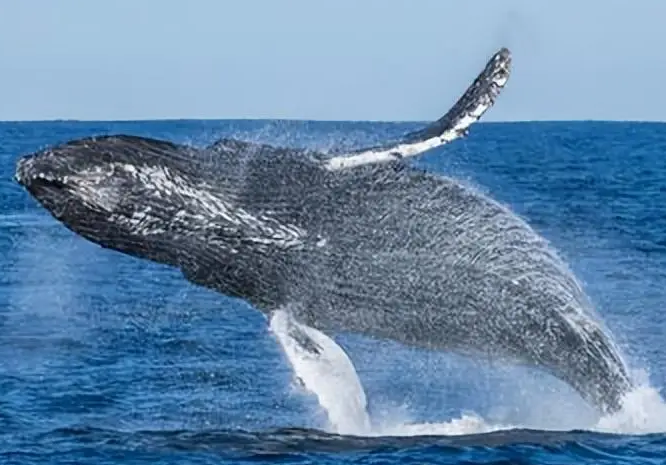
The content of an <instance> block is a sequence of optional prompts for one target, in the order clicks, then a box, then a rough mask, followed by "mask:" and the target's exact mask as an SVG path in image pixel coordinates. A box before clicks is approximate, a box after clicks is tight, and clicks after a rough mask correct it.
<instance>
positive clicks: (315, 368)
mask: <svg viewBox="0 0 666 465" xmlns="http://www.w3.org/2000/svg"><path fill="white" fill-rule="evenodd" d="M270 330H271V332H272V333H273V334H274V335H275V336H276V337H277V339H278V342H279V343H280V345H281V347H282V349H283V351H284V353H285V355H286V356H287V359H288V360H289V363H290V364H291V367H292V369H293V370H294V374H295V375H296V376H297V377H298V378H299V379H300V381H301V383H302V385H303V386H304V387H305V389H307V390H308V391H310V392H312V393H313V394H314V395H315V396H317V399H318V401H319V405H320V406H321V407H322V408H323V409H324V410H325V411H326V414H327V416H328V420H329V423H330V426H331V428H332V429H333V430H334V432H335V433H337V434H350V435H367V434H370V431H371V430H370V418H369V416H368V412H367V410H366V409H367V400H366V396H365V391H364V390H363V386H362V385H361V382H360V380H359V378H358V375H357V374H356V370H355V369H354V365H353V364H352V362H351V360H350V359H349V357H348V356H347V354H346V353H345V351H344V350H343V349H342V348H341V347H340V346H339V345H338V344H336V343H335V341H333V340H332V339H331V338H329V337H328V336H326V335H325V334H323V333H322V332H320V331H317V330H316V329H314V328H310V327H308V326H305V325H303V324H300V323H298V322H296V321H294V319H293V318H292V317H291V316H290V315H289V314H288V313H287V311H285V310H279V311H276V312H274V313H273V315H272V316H271V320H270ZM298 333H300V334H298ZM297 334H298V336H297ZM303 338H306V340H307V341H306V343H305V344H304V343H303V342H304V341H303ZM313 347H314V348H316V351H313V350H312V348H313Z"/></svg>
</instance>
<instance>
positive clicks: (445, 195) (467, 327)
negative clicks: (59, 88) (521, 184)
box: [17, 82, 631, 412]
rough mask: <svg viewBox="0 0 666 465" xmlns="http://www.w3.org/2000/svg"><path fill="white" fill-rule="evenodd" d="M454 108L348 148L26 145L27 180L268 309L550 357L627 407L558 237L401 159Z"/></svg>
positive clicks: (147, 249)
mask: <svg viewBox="0 0 666 465" xmlns="http://www.w3.org/2000/svg"><path fill="white" fill-rule="evenodd" d="M502 85H503V82H502ZM477 90H478V89H477ZM468 92H469V91H468ZM468 97H469V96H468ZM463 100H464V98H463ZM459 103H460V102H459ZM453 110H455V111H456V112H457V114H458V116H460V115H459V113H461V109H460V108H458V109H456V107H454V109H453ZM453 110H452V111H453ZM467 113H469V112H467ZM462 114H463V116H465V112H464V111H462ZM476 116H477V119H478V117H479V116H480V115H476ZM449 118H450V115H449ZM445 119H446V118H443V119H442V120H440V121H438V122H437V123H436V124H435V125H434V126H432V127H429V128H426V129H425V130H424V131H420V132H419V133H416V134H413V135H410V136H408V137H406V138H405V139H403V140H401V141H399V142H398V143H396V144H394V145H392V146H390V147H388V148H386V149H383V148H378V149H368V150H365V151H359V152H357V153H355V154H350V155H345V156H337V157H330V156H325V155H323V154H320V153H317V152H313V151H309V150H297V149H286V148H276V147H272V146H269V145H262V144H256V143H250V142H243V141H238V140H233V139H223V140H221V141H219V142H217V143H216V144H214V145H212V146H210V147H206V148H200V149H197V148H192V147H188V146H184V145H178V144H174V143H171V142H166V141H160V140H155V139H148V138H139V137H134V136H105V137H99V138H90V139H82V140H78V141H72V142H69V143H66V144H61V145H59V146H57V147H54V148H50V149H47V150H46V151H42V152H40V153H38V154H35V155H32V156H30V157H27V158H24V159H22V161H20V162H19V165H18V169H17V178H18V179H19V181H20V182H21V183H22V184H23V185H25V186H26V188H27V189H28V190H29V191H30V192H31V194H32V195H33V196H34V197H35V198H37V200H38V201H39V202H40V203H41V204H42V205H43V206H44V207H45V208H47V209H48V210H49V211H50V212H51V213H52V214H53V215H54V216H55V217H56V218H57V219H58V220H60V221H61V222H62V223H63V224H65V225H66V226H67V227H69V228H70V229H72V230H74V231H75V232H77V233H78V234H80V235H81V236H83V237H85V238H87V239H89V240H91V241H93V242H95V243H97V244H100V245H102V246H103V247H106V248H110V249H113V250H117V251H120V252H123V253H126V254H130V255H132V256H135V257H139V258H142V259H148V260H152V261H155V262H159V263H163V264H167V265H171V266H174V267H177V268H179V269H180V270H181V271H182V272H183V274H184V276H185V277H186V278H187V279H188V280H190V281H191V282H193V283H196V284H199V285H202V286H205V287H208V288H211V289H215V290H217V291H219V292H221V293H223V294H225V295H228V296H233V297H237V298H241V299H244V300H246V301H248V302H250V303H251V304H252V305H253V306H255V307H256V308H258V309H259V310H261V311H263V312H266V313H270V312H272V311H274V310H277V309H282V308H287V307H288V308H289V309H290V311H291V312H292V313H293V315H294V316H295V317H296V319H297V320H299V321H301V322H303V323H305V324H307V325H308V326H311V327H314V328H317V329H319V330H321V331H324V332H335V331H351V332H358V333H362V334H366V335H369V336H373V337H378V338H389V339H393V340H396V341H399V342H402V343H405V344H409V345H412V346H418V347H423V348H429V349H439V350H448V351H455V352H459V353H464V354H471V355H476V356H478V355H482V356H485V357H489V358H493V359H502V360H510V361H513V362H518V363H525V364H530V365H535V366H538V367H541V368H543V369H545V370H547V371H548V372H550V373H552V374H553V375H555V376H556V377H558V378H560V379H562V380H564V381H566V382H567V383H569V384H570V385H571V386H573V387H574V388H575V389H576V390H577V391H578V392H579V393H580V394H581V395H582V396H583V397H584V398H586V399H587V400H589V401H590V402H591V403H593V404H594V405H596V406H597V407H598V408H599V409H600V410H601V411H603V412H609V411H614V410H617V409H618V408H619V407H620V404H621V399H622V396H623V395H624V394H625V393H626V392H627V391H628V390H629V389H630V387H631V381H630V379H629V376H628V375H627V370H626V367H625V366H624V364H623V361H622V359H621V356H620V355H619V352H618V350H617V349H616V348H615V346H614V345H613V342H612V340H611V339H610V337H609V336H608V334H607V332H606V331H604V329H603V328H602V327H601V326H600V324H599V323H598V322H597V321H595V319H594V318H592V317H591V316H590V313H589V312H590V311H591V306H590V303H589V302H588V299H587V298H586V296H585V293H584V292H583V290H582V289H581V287H580V286H579V284H578V283H577V281H576V279H575V277H574V276H573V275H572V273H571V272H570V271H569V270H568V269H567V266H566V264H565V263H563V262H562V260H561V259H560V258H559V257H558V256H557V254H556V253H555V252H554V251H553V249H552V248H551V247H550V246H549V244H548V243H547V241H546V240H545V239H543V238H542V237H541V236H540V235H538V234H537V233H536V232H535V231H534V230H533V229H532V228H531V227H530V226H529V225H528V224H527V223H526V222H524V221H523V220H521V219H520V218H519V217H517V216H516V215H515V214H513V213H512V212H511V211H510V210H509V209H508V208H506V207H504V206H502V205H500V204H499V203H497V202H495V201H494V200H492V199H491V198H490V197H488V196H486V195H484V194H482V193H480V192H478V191H476V190H474V189H472V188H470V187H468V186H465V185H463V184H461V183H460V182H459V181H457V180H455V179H452V178H449V177H445V176H440V175H435V174H431V173H426V172H423V171H420V170H417V169H414V168H412V167H410V166H409V165H408V164H407V163H406V162H405V160H401V158H402V157H405V156H411V155H413V154H414V152H410V150H412V149H413V147H414V144H426V145H427V143H429V142H428V141H430V140H432V137H439V138H440V139H442V140H444V137H445V136H444V135H443V134H446V131H445V130H444V126H447V127H450V126H451V124H450V123H451V122H450V121H448V122H446V124H443V121H444V120H445ZM463 119H464V118H463ZM460 121H461V118H458V119H456V120H455V122H456V124H458V123H460ZM472 122H473V121H472ZM467 125H469V121H468V122H467ZM463 126H464V125H463V124H459V125H458V126H456V131H458V130H459V129H460V128H461V127H462V131H465V130H466V126H465V127H463ZM433 131H434V132H433ZM445 142H446V141H445ZM396 147H397V148H396ZM425 148H426V149H427V148H429V147H425ZM414 150H416V149H414ZM421 150H423V147H421ZM416 152H418V150H416Z"/></svg>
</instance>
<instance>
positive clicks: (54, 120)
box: [0, 117, 666, 125]
mask: <svg viewBox="0 0 666 465" xmlns="http://www.w3.org/2000/svg"><path fill="white" fill-rule="evenodd" d="M195 121H204V122H230V121H255V122H291V123H346V124H349V123H371V124H429V123H432V122H434V121H435V120H383V119H365V120H364V119H349V120H342V119H307V118H248V117H246V118H196V117H188V118H174V117H166V118H122V119H86V118H45V119H0V124H11V123H148V122H165V123H167V122H195ZM515 123H518V124H521V123H522V124H524V123H639V124H664V123H666V120H650V119H645V120H642V119H626V120H621V119H597V118H588V119H538V118H536V119H508V120H497V121H492V120H491V121H477V122H476V123H475V125H479V124H515Z"/></svg>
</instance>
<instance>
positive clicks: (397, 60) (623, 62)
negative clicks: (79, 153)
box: [0, 0, 666, 121]
mask: <svg viewBox="0 0 666 465" xmlns="http://www.w3.org/2000/svg"><path fill="white" fill-rule="evenodd" d="M501 46H507V47H509V48H510V49H511V50H512V51H513V54H514V69H513V75H512V77H511V80H510V82H509V84H508V85H507V88H506V89H505V92H504V94H503V95H502V96H501V97H500V99H499V101H498V103H497V105H496V106H495V108H493V109H492V110H491V111H490V112H489V113H488V115H487V117H486V118H485V120H486V121H502V120H544V119H546V120H562V119H567V120H568V119H604V120H661V121H664V120H666V91H664V85H665V84H664V83H665V82H666V1H665V0H474V1H466V0H457V1H449V0H108V1H102V0H0V120H34V119H102V120H111V119H153V118H296V119H318V120H399V121H406V120H421V121H423V120H431V119H434V118H436V117H438V116H440V114H442V113H443V112H444V111H445V110H446V109H447V108H448V106H449V105H451V104H452V103H453V102H454V100H455V99H456V98H457V97H458V96H459V95H460V93H461V92H462V91H463V90H464V89H465V87H466V86H467V84H468V83H469V82H470V81H471V80H472V79H473V78H474V77H475V76H476V74H477V73H478V72H479V71H480V69H481V68H482V66H483V65H484V64H485V61H486V60H487V58H488V57H489V56H490V55H491V54H492V53H493V52H495V50H496V49H498V48H499V47H501Z"/></svg>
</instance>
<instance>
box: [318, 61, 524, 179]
mask: <svg viewBox="0 0 666 465" xmlns="http://www.w3.org/2000/svg"><path fill="white" fill-rule="evenodd" d="M510 63H511V58H510V55H509V52H508V50H504V49H503V50H501V51H500V52H498V53H496V54H495V55H494V56H493V57H492V58H491V59H490V61H489V62H488V64H487V65H486V67H485V68H484V70H483V71H482V73H481V74H480V75H479V76H478V77H477V79H476V80H475V81H474V82H473V83H472V85H471V86H470V87H469V88H468V89H467V90H466V91H465V93H464V94H463V96H462V97H461V98H460V99H459V100H458V102H456V105H458V103H459V102H461V101H463V102H464V101H465V100H466V99H469V98H473V99H474V100H472V107H471V108H470V107H469V106H468V105H463V106H462V108H460V109H459V111H461V112H462V113H460V114H453V115H450V117H449V118H448V119H450V120H451V121H455V124H454V125H453V126H451V127H443V128H442V132H441V133H440V134H438V135H437V136H434V137H430V138H428V139H425V140H419V141H416V142H407V143H402V144H398V145H395V146H391V147H388V148H375V149H370V150H366V151H363V152H360V153H354V154H346V155H341V156H336V157H333V158H331V159H329V160H327V161H326V163H325V165H324V166H325V168H326V169H328V170H330V171H336V170H340V169H343V168H344V169H346V168H355V167H357V166H362V165H368V164H376V163H387V162H391V161H396V160H400V159H403V158H409V157H414V156H416V155H418V154H420V153H423V152H425V151H426V150H430V149H433V148H436V147H439V146H442V145H445V144H448V143H449V142H452V141H454V140H456V139H458V138H459V137H461V136H463V135H464V134H466V133H467V129H468V128H469V127H470V126H471V125H472V124H474V123H475V122H477V121H478V120H479V119H480V118H481V116H483V114H484V113H485V112H486V111H487V110H488V109H489V108H491V107H492V106H493V104H494V103H495V100H496V98H497V96H498V95H499V92H500V91H501V90H502V89H503V88H504V86H505V85H506V83H507V81H508V78H509V71H510V69H509V65H510ZM482 77H483V82H482V85H483V87H484V91H483V92H481V93H479V95H473V94H474V93H475V92H476V91H477V90H478V88H477V84H478V82H477V81H478V80H479V79H481V78H482ZM454 108H455V106H454ZM447 116H448V115H447Z"/></svg>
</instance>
